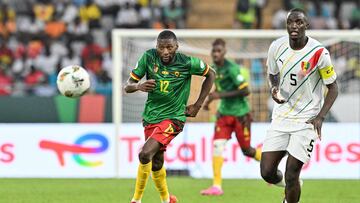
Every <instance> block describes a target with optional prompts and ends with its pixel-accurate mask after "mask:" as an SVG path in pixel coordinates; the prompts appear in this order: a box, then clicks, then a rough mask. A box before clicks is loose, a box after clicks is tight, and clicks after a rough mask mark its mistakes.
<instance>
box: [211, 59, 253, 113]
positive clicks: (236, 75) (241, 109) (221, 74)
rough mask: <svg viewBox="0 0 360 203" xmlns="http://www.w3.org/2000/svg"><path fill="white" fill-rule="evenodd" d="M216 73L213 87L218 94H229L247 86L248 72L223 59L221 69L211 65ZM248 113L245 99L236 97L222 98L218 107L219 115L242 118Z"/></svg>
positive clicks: (248, 106)
mask: <svg viewBox="0 0 360 203" xmlns="http://www.w3.org/2000/svg"><path fill="white" fill-rule="evenodd" d="M213 67H214V69H215V71H216V79H215V86H216V91H218V92H230V91H234V90H237V89H242V88H244V87H247V86H248V82H247V80H248V79H249V74H248V71H247V70H246V69H245V68H240V66H239V65H238V64H236V63H235V62H232V61H230V60H227V59H225V63H224V66H223V67H218V66H216V65H215V64H214V65H213ZM249 111H250V105H249V101H248V98H247V97H242V96H237V97H228V98H222V99H221V100H220V105H219V107H218V112H219V113H220V114H221V115H228V116H243V115H245V114H247V113H248V112H249Z"/></svg>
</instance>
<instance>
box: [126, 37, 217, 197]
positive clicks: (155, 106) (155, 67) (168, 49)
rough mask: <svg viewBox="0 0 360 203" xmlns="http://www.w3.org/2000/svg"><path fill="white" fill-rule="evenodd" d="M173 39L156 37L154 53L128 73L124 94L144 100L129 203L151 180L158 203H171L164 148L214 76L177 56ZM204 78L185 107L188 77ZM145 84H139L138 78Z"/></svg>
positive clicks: (194, 111) (199, 63) (195, 109)
mask: <svg viewBox="0 0 360 203" xmlns="http://www.w3.org/2000/svg"><path fill="white" fill-rule="evenodd" d="M177 49H178V42H177V38H176V35H175V34H174V33H173V32H171V31H169V30H165V31H162V32H161V33H160V34H159V35H158V37H157V45H156V49H150V50H148V51H146V52H145V53H144V54H143V56H142V57H141V58H140V60H139V61H138V63H137V64H136V67H135V69H133V70H132V72H131V73H130V77H129V79H128V82H127V84H126V85H125V91H126V92H127V93H132V92H136V91H138V90H139V91H143V92H147V93H148V98H147V101H146V104H145V110H144V112H143V125H144V128H145V129H144V133H145V140H146V142H145V144H144V146H143V147H142V149H141V151H140V153H139V161H140V165H139V167H138V175H137V179H136V185H135V193H134V196H133V198H132V200H131V202H132V203H140V202H141V198H142V196H143V192H144V190H145V186H146V183H147V180H148V177H149V175H150V172H151V173H152V179H153V180H154V183H155V186H156V188H157V190H158V191H159V193H160V199H161V202H162V203H175V202H176V201H177V200H176V197H175V196H172V195H171V196H170V195H169V192H168V187H167V183H166V170H165V168H164V167H163V164H164V152H165V150H166V147H167V145H168V144H169V143H170V142H171V140H172V139H174V138H175V137H176V136H177V135H178V134H179V133H180V132H181V131H182V129H183V126H184V123H185V120H186V116H188V117H195V116H196V114H197V113H198V112H199V110H200V108H201V106H202V104H203V102H204V100H205V98H206V96H207V95H208V94H209V92H210V90H211V87H212V85H213V83H214V80H215V72H214V70H213V69H212V68H210V66H208V65H207V64H205V63H204V62H203V61H202V60H200V59H198V58H195V57H192V56H187V55H185V54H182V53H179V52H177ZM192 75H200V76H204V77H205V80H204V82H203V84H202V88H201V92H200V95H199V97H198V99H197V101H196V102H195V103H194V104H192V105H189V106H186V105H187V101H188V98H189V94H190V84H191V76H192ZM144 76H146V80H145V81H143V82H141V81H140V80H141V78H143V77H144Z"/></svg>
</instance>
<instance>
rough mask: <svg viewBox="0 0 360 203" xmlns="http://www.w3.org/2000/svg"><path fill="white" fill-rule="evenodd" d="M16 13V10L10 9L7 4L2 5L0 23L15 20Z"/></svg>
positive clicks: (0, 5)
mask: <svg viewBox="0 0 360 203" xmlns="http://www.w3.org/2000/svg"><path fill="white" fill-rule="evenodd" d="M15 18H16V13H15V10H14V9H13V8H11V7H9V6H8V5H7V4H0V21H1V22H3V21H4V19H5V20H15Z"/></svg>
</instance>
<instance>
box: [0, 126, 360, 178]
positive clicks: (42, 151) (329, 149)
mask: <svg viewBox="0 0 360 203" xmlns="http://www.w3.org/2000/svg"><path fill="white" fill-rule="evenodd" d="M268 127H269V124H267V123H254V124H253V125H252V129H251V131H252V140H251V141H252V145H253V146H256V147H260V146H261V144H262V141H263V139H264V137H265V135H266V130H267V129H268ZM0 129H1V132H0V170H1V173H0V177H59V178H70V177H71V178H73V177H74V178H85V177H86V178H88V177H94V178H109V177H111V178H113V177H120V178H134V177H136V170H134V168H137V166H138V163H139V162H138V152H139V149H140V148H141V147H142V145H143V144H144V137H143V127H142V125H141V124H140V123H124V124H122V125H121V126H120V136H119V137H118V138H119V139H118V141H117V143H118V146H115V144H116V141H115V139H114V137H115V136H114V132H115V131H114V125H112V124H31V125H30V124H1V125H0ZM213 129H214V124H213V123H188V124H186V126H185V128H184V131H183V132H182V133H181V134H179V135H178V136H177V137H176V138H175V139H174V140H173V141H172V143H171V144H170V146H169V147H168V149H167V151H166V153H165V160H166V163H165V166H166V168H167V169H168V170H173V171H185V172H186V173H188V174H189V175H190V176H191V177H195V178H210V177H212V165H211V160H212V147H211V146H212V136H213ZM322 134H323V138H322V141H321V142H320V141H317V142H316V143H315V144H314V147H313V153H312V158H311V160H310V162H309V163H308V164H306V165H304V168H303V172H302V177H303V178H326V179H360V126H359V125H358V123H325V124H324V126H323V133H322ZM116 147H118V149H116ZM224 156H225V158H226V161H225V164H224V167H223V176H224V178H260V172H259V163H258V162H256V161H254V160H252V159H248V158H245V157H244V156H243V155H242V152H241V150H240V148H239V146H238V144H237V142H236V139H231V140H229V142H228V143H227V146H226V150H225V152H224ZM285 160H286V159H283V161H282V163H281V165H280V168H281V169H284V167H285Z"/></svg>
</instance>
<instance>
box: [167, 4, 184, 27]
mask: <svg viewBox="0 0 360 203" xmlns="http://www.w3.org/2000/svg"><path fill="white" fill-rule="evenodd" d="M183 13H184V12H183V10H182V8H181V7H180V6H178V5H176V1H175V0H172V1H171V2H170V5H168V6H165V7H164V23H165V26H166V27H167V28H171V29H174V28H178V27H183V26H182V23H183V22H182V21H181V20H182V17H183Z"/></svg>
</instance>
